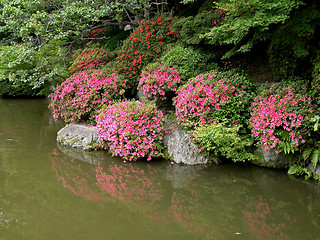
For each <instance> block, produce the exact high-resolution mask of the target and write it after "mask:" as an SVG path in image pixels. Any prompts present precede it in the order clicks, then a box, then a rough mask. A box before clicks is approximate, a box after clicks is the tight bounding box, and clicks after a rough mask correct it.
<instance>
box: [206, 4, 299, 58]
mask: <svg viewBox="0 0 320 240" xmlns="http://www.w3.org/2000/svg"><path fill="white" fill-rule="evenodd" d="M215 4H216V8H217V9H221V10H222V12H221V16H220V20H221V21H219V24H217V25H215V26H213V27H212V28H211V30H210V31H208V32H207V33H205V34H203V35H202V37H204V38H206V39H208V40H209V42H210V43H211V44H217V43H218V44H220V45H230V46H231V47H232V48H231V50H230V51H228V52H227V53H226V54H225V55H224V58H230V57H231V56H233V55H235V54H236V53H244V52H248V51H250V50H251V49H252V47H253V46H254V45H255V44H257V43H258V42H261V41H266V40H267V39H269V38H270V31H271V30H272V28H273V27H274V26H275V25H277V24H283V23H284V22H285V21H286V20H287V19H288V18H289V17H290V14H291V12H292V11H293V10H294V9H296V8H298V7H299V6H300V5H301V4H302V2H301V1H300V0H280V1H279V0H251V1H242V0H221V1H219V3H215Z"/></svg>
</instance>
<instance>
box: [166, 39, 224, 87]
mask: <svg viewBox="0 0 320 240" xmlns="http://www.w3.org/2000/svg"><path fill="white" fill-rule="evenodd" d="M160 62H161V64H162V65H165V66H168V67H175V68H176V69H178V72H179V74H180V77H181V82H182V83H186V82H187V81H188V80H189V79H191V78H193V77H195V76H197V75H199V74H201V73H205V72H209V71H213V70H216V69H217V68H218V66H217V64H214V63H211V56H210V55H208V54H204V53H203V52H201V51H199V50H194V49H193V48H192V47H183V46H182V45H173V46H168V50H167V51H166V52H165V53H164V54H163V56H162V57H161V58H160Z"/></svg>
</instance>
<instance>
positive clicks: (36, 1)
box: [0, 0, 166, 94]
mask: <svg viewBox="0 0 320 240" xmlns="http://www.w3.org/2000/svg"><path fill="white" fill-rule="evenodd" d="M159 4H160V3H159ZM159 4H157V3H154V2H151V1H148V0H133V1H132V0H123V1H104V0H95V1H88V0H49V1H48V0H15V1H10V0H0V19H1V20H0V60H1V61H0V84H1V83H2V84H3V83H7V84H8V83H9V84H11V85H15V86H17V87H18V88H19V86H21V84H22V83H23V84H24V85H25V84H26V85H27V86H29V87H31V89H33V91H35V92H37V93H38V94H46V93H47V92H48V88H49V87H50V85H52V84H54V82H61V81H62V80H63V79H65V78H66V68H67V66H68V64H69V62H68V56H70V53H71V52H72V50H74V49H76V48H79V47H81V46H82V45H83V44H84V43H86V42H88V41H90V40H101V39H106V38H107V37H106V36H104V35H99V36H94V35H93V34H92V32H95V31H96V30H97V29H101V28H103V27H106V26H119V27H123V26H125V25H127V24H129V25H132V26H137V25H138V24H139V19H141V18H143V17H148V16H149V15H150V14H152V12H154V11H157V9H156V8H155V6H159ZM161 4H162V5H165V4H166V2H165V1H163V2H162V3H161ZM0 94H1V93H0Z"/></svg>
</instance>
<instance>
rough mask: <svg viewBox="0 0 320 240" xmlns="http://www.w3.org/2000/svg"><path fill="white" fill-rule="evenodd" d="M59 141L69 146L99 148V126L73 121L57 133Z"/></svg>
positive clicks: (84, 148) (86, 148) (89, 148)
mask: <svg viewBox="0 0 320 240" xmlns="http://www.w3.org/2000/svg"><path fill="white" fill-rule="evenodd" d="M57 141H58V142H59V143H60V144H61V145H63V146H67V147H73V148H80V149H83V150H93V149H97V148H99V145H98V134H97V128H96V127H93V126H88V125H86V124H79V123H71V124H69V125H67V126H65V127H63V128H61V129H60V130H59V131H58V133H57Z"/></svg>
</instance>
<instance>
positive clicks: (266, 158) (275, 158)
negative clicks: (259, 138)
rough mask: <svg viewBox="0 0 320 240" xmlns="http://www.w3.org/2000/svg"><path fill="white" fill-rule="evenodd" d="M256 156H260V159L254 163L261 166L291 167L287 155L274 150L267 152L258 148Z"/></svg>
mask: <svg viewBox="0 0 320 240" xmlns="http://www.w3.org/2000/svg"><path fill="white" fill-rule="evenodd" d="M255 155H256V156H258V159H257V160H255V161H253V163H254V164H256V165H259V166H263V167H272V168H284V167H287V166H288V165H289V159H288V157H287V156H286V155H284V154H282V153H276V152H275V151H273V150H269V151H267V152H265V151H264V150H263V149H261V148H258V149H257V150H256V151H255Z"/></svg>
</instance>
